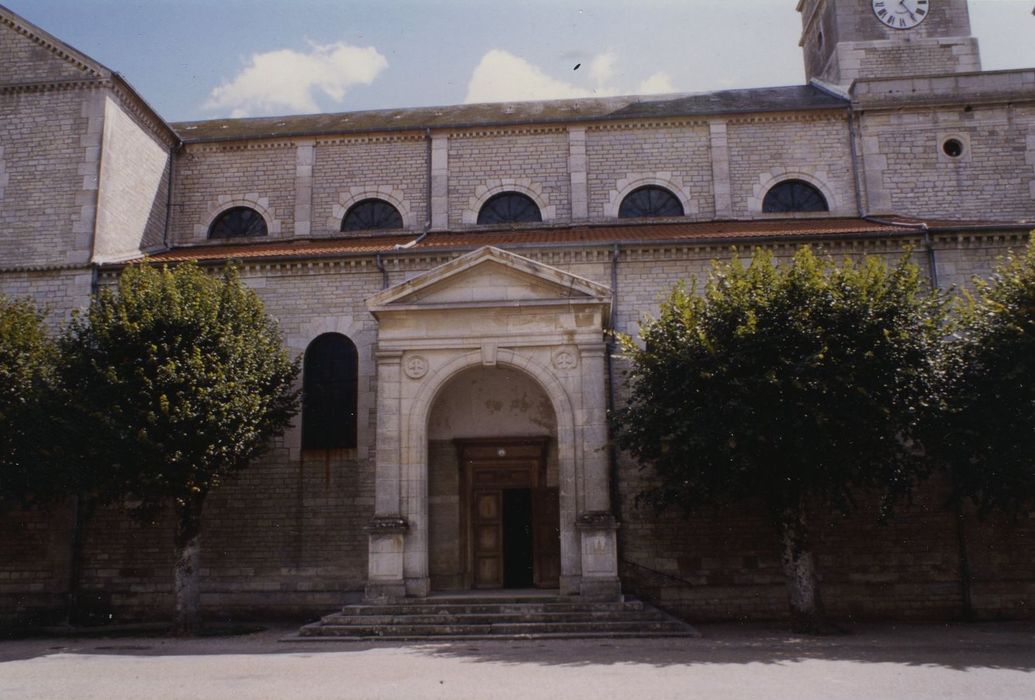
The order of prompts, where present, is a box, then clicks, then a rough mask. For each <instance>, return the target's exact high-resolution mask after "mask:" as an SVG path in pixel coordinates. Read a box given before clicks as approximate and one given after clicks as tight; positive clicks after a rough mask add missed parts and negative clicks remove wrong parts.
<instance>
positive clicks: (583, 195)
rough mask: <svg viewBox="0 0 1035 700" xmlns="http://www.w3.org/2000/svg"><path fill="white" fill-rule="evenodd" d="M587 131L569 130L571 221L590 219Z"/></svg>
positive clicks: (570, 128) (580, 128)
mask: <svg viewBox="0 0 1035 700" xmlns="http://www.w3.org/2000/svg"><path fill="white" fill-rule="evenodd" d="M587 167H588V162H587V159H586V129H585V128H584V127H569V128H568V174H569V175H570V177H571V220H572V221H584V220H586V219H588V218H589V181H588V177H587Z"/></svg>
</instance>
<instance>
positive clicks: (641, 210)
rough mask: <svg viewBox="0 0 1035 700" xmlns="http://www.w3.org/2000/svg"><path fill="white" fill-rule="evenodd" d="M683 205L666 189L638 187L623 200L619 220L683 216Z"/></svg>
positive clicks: (646, 186)
mask: <svg viewBox="0 0 1035 700" xmlns="http://www.w3.org/2000/svg"><path fill="white" fill-rule="evenodd" d="M684 213H685V212H684V211H683V203H682V202H680V201H679V198H677V197H676V196H675V195H674V194H672V193H671V192H669V191H668V190H666V189H665V188H664V187H658V186H657V185H645V186H643V187H637V188H636V189H635V190H633V191H632V192H630V193H629V194H627V195H626V196H625V199H623V200H622V203H621V204H620V205H619V207H618V218H620V219H628V218H639V217H653V216H683V214H684Z"/></svg>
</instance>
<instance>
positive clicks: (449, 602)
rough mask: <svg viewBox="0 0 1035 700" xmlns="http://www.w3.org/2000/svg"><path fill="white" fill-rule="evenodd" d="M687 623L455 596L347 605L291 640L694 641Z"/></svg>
mask: <svg viewBox="0 0 1035 700" xmlns="http://www.w3.org/2000/svg"><path fill="white" fill-rule="evenodd" d="M695 636H697V632H696V631H695V630H694V629H693V628H692V627H690V626H689V625H687V624H686V623H684V622H682V621H680V620H677V619H675V618H673V617H670V616H669V615H667V614H665V613H663V612H661V611H660V610H657V609H655V608H652V607H651V606H649V605H644V604H643V603H641V602H640V601H637V600H625V601H615V602H595V601H585V602H583V601H579V600H578V599H573V598H559V597H556V596H552V597H538V596H537V597H530V596H525V597H521V598H517V597H515V598H503V599H501V598H500V597H497V596H484V597H478V596H457V597H435V598H431V599H428V598H424V599H410V600H405V601H399V602H398V603H392V604H389V605H365V604H362V605H347V606H345V607H344V608H343V609H342V611H341V612H337V613H333V614H331V615H327V616H326V617H324V618H323V619H321V620H320V621H319V622H316V623H313V624H310V625H306V626H305V627H303V628H302V629H300V630H299V632H298V636H297V637H293V638H292V639H296V640H319V639H354V640H394V641H404V640H415V639H436V640H446V639H553V638H556V639H561V638H577V637H587V638H593V637H695Z"/></svg>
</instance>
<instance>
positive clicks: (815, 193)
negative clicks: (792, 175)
mask: <svg viewBox="0 0 1035 700" xmlns="http://www.w3.org/2000/svg"><path fill="white" fill-rule="evenodd" d="M762 211H763V212H766V213H782V212H794V211H830V207H829V206H827V200H826V197H824V196H823V193H822V192H820V191H819V190H818V189H816V188H815V187H814V186H813V185H810V184H809V183H807V182H805V181H804V180H784V181H783V182H778V183H776V184H775V185H773V186H772V187H771V188H770V189H769V191H768V192H766V193H765V199H763V200H762Z"/></svg>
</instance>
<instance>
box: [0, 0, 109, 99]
mask: <svg viewBox="0 0 1035 700" xmlns="http://www.w3.org/2000/svg"><path fill="white" fill-rule="evenodd" d="M0 67H2V68H0V84H3V83H15V82H17V83H45V82H54V81H64V80H82V79H84V78H87V79H90V78H110V77H111V71H110V70H108V69H107V68H105V67H104V66H103V65H101V64H100V63H98V62H97V61H95V60H94V59H92V58H90V57H89V56H87V55H86V54H84V53H82V52H81V51H79V50H77V49H75V48H73V47H71V46H69V45H68V44H66V43H64V42H63V41H61V40H60V39H57V38H56V37H54V36H52V35H50V34H48V33H47V32H45V31H43V30H42V29H40V28H39V27H37V26H36V25H34V24H32V23H31V22H29V21H28V20H26V19H24V18H23V17H20V16H18V15H16V14H15V13H13V12H11V11H10V10H8V9H7V8H6V7H4V6H2V5H0Z"/></svg>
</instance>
